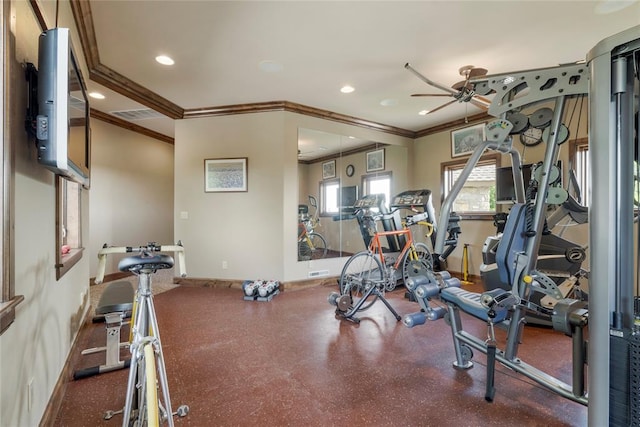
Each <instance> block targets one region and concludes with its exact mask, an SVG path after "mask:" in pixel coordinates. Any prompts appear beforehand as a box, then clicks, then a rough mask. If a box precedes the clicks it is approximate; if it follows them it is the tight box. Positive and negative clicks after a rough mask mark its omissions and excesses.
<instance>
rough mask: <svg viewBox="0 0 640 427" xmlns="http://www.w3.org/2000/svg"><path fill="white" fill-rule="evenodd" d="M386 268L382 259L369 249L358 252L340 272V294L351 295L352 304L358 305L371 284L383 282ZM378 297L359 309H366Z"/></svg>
mask: <svg viewBox="0 0 640 427" xmlns="http://www.w3.org/2000/svg"><path fill="white" fill-rule="evenodd" d="M383 278H384V270H383V269H382V264H381V263H380V260H379V259H378V258H376V257H375V256H374V255H372V254H371V253H370V252H368V251H362V252H358V253H357V254H355V255H353V256H352V257H351V258H349V259H348V260H347V263H346V264H345V265H344V267H343V268H342V273H341V274H340V294H341V295H349V296H350V298H351V305H352V306H354V305H356V304H357V303H358V302H359V301H360V299H361V298H362V297H363V294H364V293H365V292H366V290H367V289H369V287H371V286H378V285H380V284H382V282H383ZM377 299H378V297H377V296H375V295H374V296H373V297H372V298H371V300H370V301H369V302H366V303H364V304H363V305H362V307H360V310H359V311H362V310H366V309H368V308H369V307H371V306H372V305H373V303H374V302H376V300H377Z"/></svg>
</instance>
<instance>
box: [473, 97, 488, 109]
mask: <svg viewBox="0 0 640 427" xmlns="http://www.w3.org/2000/svg"><path fill="white" fill-rule="evenodd" d="M469 102H470V103H472V104H473V105H475V106H476V107H478V108H481V109H483V110H484V111H487V110H488V109H489V106H490V105H491V101H489V100H488V99H486V98H483V99H479V98H478V97H477V96H474V97H472V98H471V99H470V100H469Z"/></svg>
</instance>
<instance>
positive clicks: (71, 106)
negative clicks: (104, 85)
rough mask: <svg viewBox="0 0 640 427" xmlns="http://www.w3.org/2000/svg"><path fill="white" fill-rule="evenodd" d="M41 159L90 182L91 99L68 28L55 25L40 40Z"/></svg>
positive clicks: (38, 132) (38, 125)
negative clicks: (55, 26)
mask: <svg viewBox="0 0 640 427" xmlns="http://www.w3.org/2000/svg"><path fill="white" fill-rule="evenodd" d="M37 80H38V88H37V92H38V97H37V99H38V115H37V117H36V120H35V133H36V139H37V147H38V162H39V163H40V164H42V165H44V166H46V167H47V168H49V169H51V170H52V171H53V172H54V173H56V174H59V175H64V176H66V177H68V178H70V179H73V180H74V181H77V182H79V183H81V184H82V185H84V186H85V187H88V186H89V171H90V162H91V150H90V147H91V143H90V135H89V100H88V98H87V91H86V87H85V84H84V80H83V79H82V74H81V73H80V68H79V66H78V62H77V61H76V57H75V55H74V53H73V48H72V46H71V40H70V38H69V29H68V28H53V29H50V30H47V31H45V32H43V33H42V34H41V35H40V40H39V44H38V77H37Z"/></svg>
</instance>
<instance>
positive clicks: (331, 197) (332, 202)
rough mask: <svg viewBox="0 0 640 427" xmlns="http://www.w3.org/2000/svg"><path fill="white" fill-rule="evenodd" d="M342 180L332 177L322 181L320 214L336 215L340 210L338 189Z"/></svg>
mask: <svg viewBox="0 0 640 427" xmlns="http://www.w3.org/2000/svg"><path fill="white" fill-rule="evenodd" d="M339 189H340V180H339V179H331V180H326V181H322V182H320V215H336V214H338V212H339V211H340V207H339V206H338V190H339Z"/></svg>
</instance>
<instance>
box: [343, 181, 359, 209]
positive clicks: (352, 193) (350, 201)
mask: <svg viewBox="0 0 640 427" xmlns="http://www.w3.org/2000/svg"><path fill="white" fill-rule="evenodd" d="M357 200H358V186H357V185H351V186H348V187H341V188H340V207H341V208H352V207H353V206H354V205H355V204H356V201H357Z"/></svg>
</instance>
